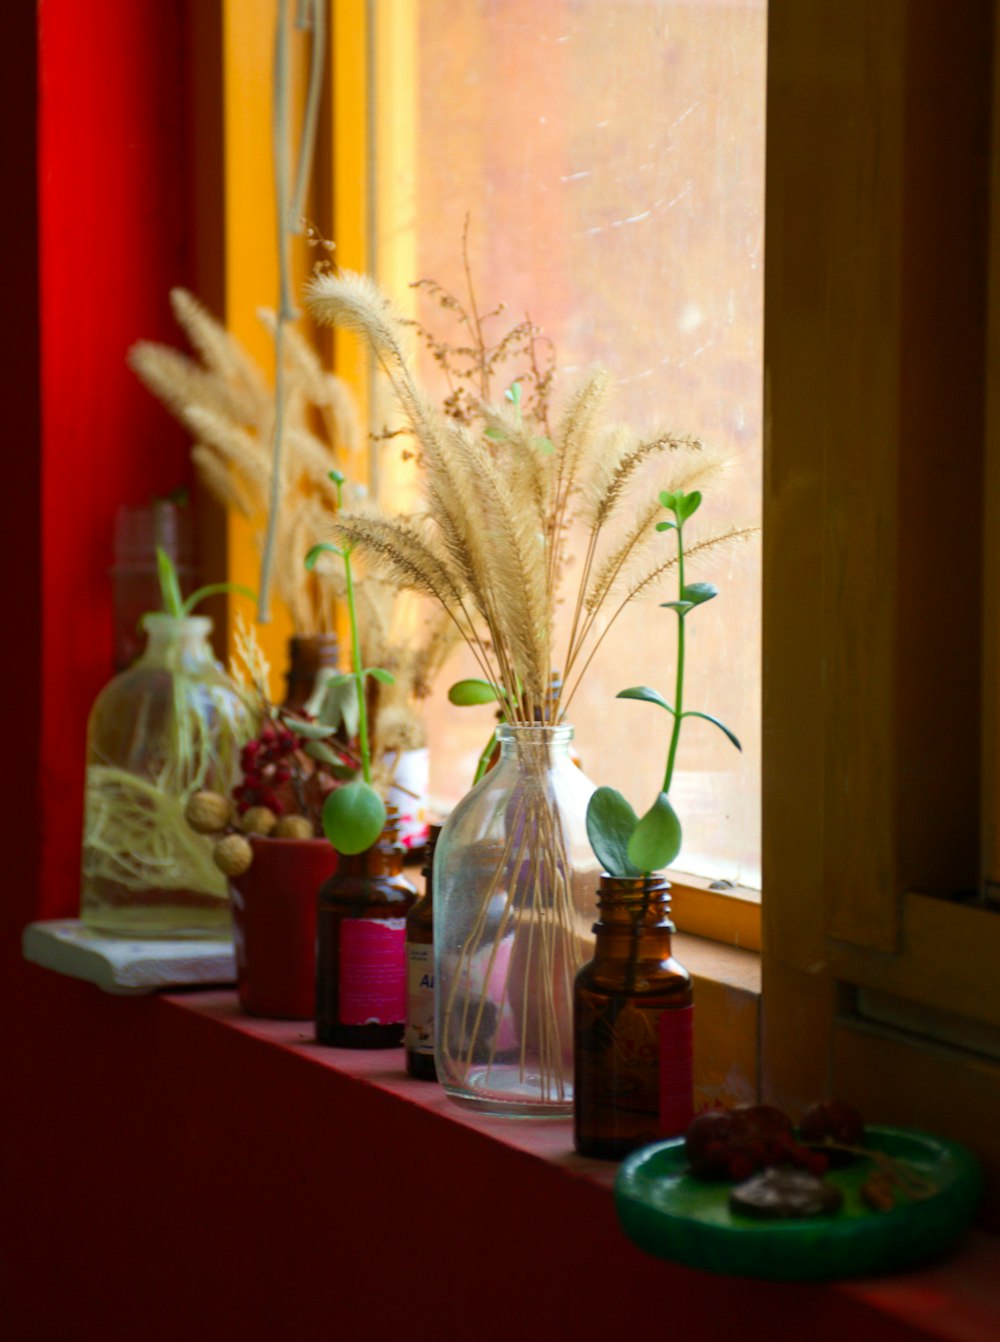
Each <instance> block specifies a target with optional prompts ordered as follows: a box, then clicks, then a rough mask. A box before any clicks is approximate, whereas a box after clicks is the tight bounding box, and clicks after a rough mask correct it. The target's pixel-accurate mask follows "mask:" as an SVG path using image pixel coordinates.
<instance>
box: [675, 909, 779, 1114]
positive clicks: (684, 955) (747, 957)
mask: <svg viewBox="0 0 1000 1342" xmlns="http://www.w3.org/2000/svg"><path fill="white" fill-rule="evenodd" d="M673 942H674V954H675V955H676V956H677V958H678V959H679V960H680V961H681V963H682V964H683V965H685V966H686V968H687V970H688V972H689V973H690V974H691V978H692V982H693V985H694V1001H695V1013H694V1085H695V1108H696V1109H704V1108H707V1107H708V1106H709V1105H713V1104H723V1105H727V1106H728V1105H733V1104H748V1103H752V1102H753V1101H754V1100H755V1099H756V1098H757V1091H758V1066H759V1034H760V957H759V956H757V955H754V954H752V953H751V952H749V951H741V950H736V949H734V948H733V947H729V946H722V945H719V944H717V943H716V942H713V941H708V940H705V939H704V938H703V937H695V936H686V935H684V934H680V933H679V934H678V935H677V936H676V937H674V938H673Z"/></svg>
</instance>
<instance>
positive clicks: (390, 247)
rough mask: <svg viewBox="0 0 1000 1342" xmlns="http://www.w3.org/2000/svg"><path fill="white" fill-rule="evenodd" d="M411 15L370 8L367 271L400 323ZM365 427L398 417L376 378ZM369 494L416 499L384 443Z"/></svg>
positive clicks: (408, 217)
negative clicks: (370, 202)
mask: <svg viewBox="0 0 1000 1342" xmlns="http://www.w3.org/2000/svg"><path fill="white" fill-rule="evenodd" d="M418 31H419V30H418V14H417V3H416V0H376V3H375V6H374V31H373V33H372V49H373V52H374V79H373V88H372V108H373V113H374V115H373V117H372V121H371V124H372V134H373V162H374V167H375V184H374V193H373V200H374V221H373V222H374V229H373V252H372V258H371V269H372V273H373V274H374V275H375V277H376V279H377V280H378V282H379V284H380V285H381V286H382V287H383V288H384V289H385V291H386V292H387V293H388V294H390V295H391V296H392V299H393V301H394V303H395V304H396V306H397V308H398V309H399V310H400V312H401V313H402V314H403V315H404V316H405V317H415V316H416V311H417V304H416V294H415V292H414V291H413V290H412V289H411V288H410V286H411V284H412V283H413V282H414V280H416V279H418V278H419V274H418V270H417V128H418V121H417V118H418V111H419V102H418V97H417V66H418V47H417V42H418ZM372 396H373V403H372V425H373V427H374V428H375V429H376V431H380V430H381V429H383V428H384V427H396V426H397V424H398V422H399V415H398V412H397V410H396V406H395V403H394V399H393V395H392V391H391V388H390V387H389V386H388V384H387V382H386V380H385V378H384V377H381V376H376V378H375V379H374V381H373V384H372ZM369 476H370V479H371V485H372V491H373V493H374V494H375V495H376V497H379V498H382V499H384V500H387V501H390V506H391V507H393V508H396V509H400V510H406V509H408V508H410V507H412V506H413V505H414V504H415V502H416V498H417V489H416V476H415V473H414V471H413V469H412V466H407V464H406V463H405V462H404V461H403V458H402V454H401V451H400V449H399V444H398V443H396V442H394V441H393V440H390V441H389V442H387V443H386V444H385V445H384V446H383V448H382V450H381V451H380V452H375V453H373V454H372V460H371V466H370V469H369Z"/></svg>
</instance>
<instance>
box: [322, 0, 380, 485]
mask: <svg viewBox="0 0 1000 1342" xmlns="http://www.w3.org/2000/svg"><path fill="white" fill-rule="evenodd" d="M331 10H332V22H331V24H330V42H331V51H330V59H331V69H332V80H333V90H332V92H333V97H332V106H333V135H332V139H331V151H332V160H331V165H330V171H331V178H332V182H333V241H334V242H335V243H336V250H335V251H334V261H335V263H336V265H337V266H338V268H339V269H341V270H355V271H359V272H362V273H366V272H367V271H368V270H369V268H370V266H371V259H372V250H373V249H372V237H371V230H372V227H373V220H372V218H371V215H372V210H371V199H370V195H371V190H372V183H371V163H370V133H369V132H370V125H371V110H370V102H369V98H370V69H369V67H370V64H371V61H370V54H369V53H370V40H371V39H370V34H369V28H368V5H367V4H366V0H332V4H331ZM333 361H334V368H335V369H336V371H337V373H338V374H339V375H340V376H341V377H342V378H344V379H345V380H346V381H347V382H349V383H350V385H351V387H352V388H353V390H354V392H355V395H356V396H357V398H358V404H359V406H360V409H361V413H362V421H363V422H364V423H367V422H368V413H369V394H370V378H371V371H370V366H369V357H368V353H367V350H366V349H365V347H364V346H363V345H362V344H361V342H360V341H359V340H358V338H357V337H356V336H353V335H351V334H350V333H349V332H347V331H342V330H339V329H338V330H336V331H335V332H334V334H333ZM364 469H365V471H366V472H367V465H365V467H364Z"/></svg>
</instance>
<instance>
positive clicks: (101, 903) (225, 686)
mask: <svg viewBox="0 0 1000 1342" xmlns="http://www.w3.org/2000/svg"><path fill="white" fill-rule="evenodd" d="M143 627H144V628H145V630H146V633H147V636H148V638H147V644H146V650H145V652H144V653H143V655H142V656H141V657H140V659H139V660H138V662H136V664H135V665H134V666H133V667H131V668H130V669H129V670H128V671H124V672H122V674H121V675H119V676H116V677H115V678H114V680H112V681H111V682H110V684H108V685H106V686H105V687H104V689H103V690H102V691H101V693H100V694H99V695H98V696H97V699H96V701H95V703H94V707H93V708H92V710H91V713H90V721H89V723H88V728H87V776H86V791H85V800H84V806H85V811H84V830H83V872H82V897H81V910H80V911H81V917H82V919H83V921H84V923H86V925H87V926H88V927H90V928H92V929H93V930H94V931H95V932H100V933H101V934H102V935H112V936H128V937H156V938H167V937H185V938H187V937H213V936H220V935H225V934H226V932H227V931H228V929H229V909H228V904H227V884H226V878H225V877H224V876H223V874H222V873H221V872H220V871H219V870H218V868H217V867H216V866H215V864H214V863H213V862H212V845H211V842H210V841H209V840H208V839H207V838H205V837H204V836H202V835H199V834H196V833H195V832H194V830H192V829H191V828H190V826H189V825H188V824H187V822H186V821H185V819H184V808H185V806H186V805H187V801H188V798H189V797H190V795H191V793H192V792H196V791H198V790H199V789H200V788H210V789H212V790H214V791H218V792H227V793H228V792H229V790H230V788H231V787H232V785H233V784H234V783H235V782H236V781H237V778H238V776H239V752H240V747H241V745H242V744H243V742H244V741H246V740H248V739H249V737H250V735H251V734H252V730H253V714H252V712H251V711H250V709H249V707H248V705H247V703H246V701H245V700H244V699H243V697H242V695H241V694H240V692H239V690H238V689H237V688H236V686H235V685H234V684H233V682H232V681H231V680H230V679H229V677H228V676H227V675H226V673H225V672H224V671H223V669H222V667H221V666H220V665H219V664H218V662H217V661H216V660H215V657H214V655H213V652H212V648H211V645H210V643H209V641H208V635H209V633H210V631H211V628H212V621H211V620H209V619H207V618H206V617H204V616H188V617H186V618H184V619H179V618H175V617H174V616H171V615H161V614H153V615H146V616H145V617H144V618H143Z"/></svg>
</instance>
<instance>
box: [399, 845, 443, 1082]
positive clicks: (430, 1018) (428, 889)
mask: <svg viewBox="0 0 1000 1342" xmlns="http://www.w3.org/2000/svg"><path fill="white" fill-rule="evenodd" d="M440 833H441V826H440V825H431V826H429V828H428V834H427V847H426V850H425V855H424V864H425V865H424V866H423V867H422V868H421V874H422V875H423V877H424V881H425V885H424V893H423V895H421V897H420V898H419V899H418V900H417V902H416V904H414V906H413V908H412V909H411V910H410V912H409V913H408V914H407V916H406V974H407V984H406V1070H407V1072H409V1074H410V1076H413V1077H416V1078H417V1080H418V1081H436V1080H437V1068H436V1067H435V1066H434V845H435V844H436V843H437V838H438V835H439V834H440Z"/></svg>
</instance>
